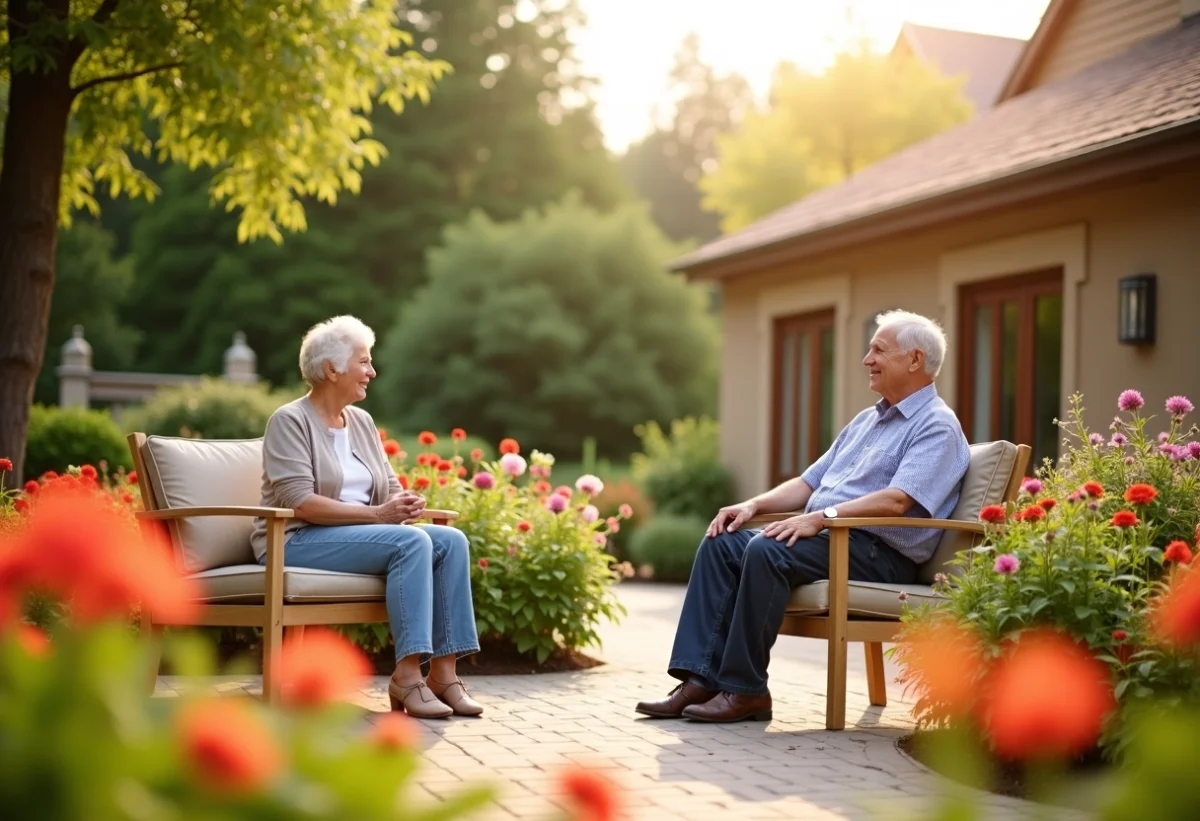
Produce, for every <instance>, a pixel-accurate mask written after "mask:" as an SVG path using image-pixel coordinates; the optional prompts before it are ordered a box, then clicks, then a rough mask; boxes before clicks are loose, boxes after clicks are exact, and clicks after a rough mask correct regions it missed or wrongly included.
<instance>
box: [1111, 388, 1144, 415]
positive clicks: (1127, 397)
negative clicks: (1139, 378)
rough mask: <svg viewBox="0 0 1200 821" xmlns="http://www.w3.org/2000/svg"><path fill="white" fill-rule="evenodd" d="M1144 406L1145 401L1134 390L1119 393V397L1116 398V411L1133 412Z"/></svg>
mask: <svg viewBox="0 0 1200 821" xmlns="http://www.w3.org/2000/svg"><path fill="white" fill-rule="evenodd" d="M1145 404H1146V400H1145V399H1143V398H1142V395H1141V394H1140V393H1138V392H1137V391H1135V390H1127V391H1121V395H1120V396H1118V397H1117V409H1118V410H1123V411H1135V410H1137V409H1138V408H1140V407H1142V406H1143V405H1145Z"/></svg>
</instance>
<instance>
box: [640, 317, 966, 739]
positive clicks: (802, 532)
mask: <svg viewBox="0 0 1200 821" xmlns="http://www.w3.org/2000/svg"><path fill="white" fill-rule="evenodd" d="M876 322H877V326H878V330H877V331H876V333H875V336H874V338H872V340H871V347H870V350H869V351H868V352H867V355H866V357H865V358H864V359H863V365H864V366H866V368H867V371H868V372H869V373H870V387H871V390H872V391H874V392H875V393H877V394H879V395H880V396H881V397H883V398H882V399H880V400H879V401H878V402H877V403H876V404H875V405H874V407H870V408H867V409H866V410H864V411H862V412H861V413H860V414H858V416H856V417H855V418H854V420H853V421H852V422H851V423H850V424H849V425H847V426H846V427H845V428H844V429H843V430H842V432H841V433H840V434H839V435H838V437H837V439H836V440H834V443H833V446H832V447H830V448H829V450H828V451H827V452H826V453H825V454H824V455H823V456H821V458H820V459H818V460H817V461H816V462H814V463H813V464H812V466H811V467H809V468H808V470H806V471H805V472H804V473H803V475H801V476H799V477H796V478H794V479H789V480H788V481H786V482H784V483H783V484H781V485H779V486H778V487H776V488H774V489H773V490H769V491H767V492H766V493H763V494H761V495H759V496H756V497H754V498H753V499H750V500H748V501H745V502H742V503H740V504H736V505H731V506H729V507H725V508H722V509H721V510H720V512H718V513H717V515H716V518H714V519H713V520H712V523H711V524H710V525H709V528H708V534H707V536H706V538H705V539H704V540H703V541H702V542H701V543H700V548H699V550H697V552H696V559H695V563H694V565H693V567H692V576H691V579H690V580H689V581H688V589H687V595H686V597H685V598H684V603H683V613H682V614H681V615H680V618H679V626H678V628H677V629H676V632H675V646H674V648H673V650H672V652H671V661H670V665H669V667H668V669H667V672H668V674H669V675H671V676H672V677H674V678H676V679H678V680H679V681H680V682H682V683H681V684H679V685H678V686H677V687H676V688H675V689H674V690H673V691H671V693H670V695H669V696H668V697H667V698H665V699H662V700H659V701H643V702H641V703H640V704H638V705H637V712H639V713H642V714H644V715H648V716H653V717H655V718H676V717H680V716H682V717H684V718H689V719H693V720H696V721H710V722H730V721H745V720H754V721H769V720H770V718H771V694H770V692H769V691H768V690H767V665H768V663H769V661H770V657H771V647H772V645H774V643H775V639H776V637H777V636H778V634H779V627H780V625H781V624H782V623H783V616H784V612H785V610H786V609H787V603H788V599H789V598H790V596H791V590H792V588H794V587H797V586H799V585H802V584H810V583H812V582H816V581H819V580H821V579H828V578H829V531H828V530H827V529H826V522H827V521H828V520H830V519H834V518H837V517H839V516H840V517H843V518H845V517H854V518H857V517H860V516H913V517H925V518H929V517H934V518H944V517H946V516H947V515H949V513H950V511H951V510H953V509H954V505H955V504H956V503H957V501H958V492H959V486H960V484H961V483H962V478H963V475H964V474H965V473H966V470H967V462H968V458H969V451H968V448H967V440H966V437H965V436H964V435H963V432H962V427H961V426H960V425H959V422H958V419H957V418H956V417H955V415H954V412H953V411H951V410H950V408H948V407H947V406H946V403H945V402H943V401H942V400H941V398H940V397H939V396H938V394H937V389H936V387H934V384H933V380H934V378H935V377H936V376H937V375H938V371H939V370H940V369H941V366H942V360H943V358H944V355H945V351H946V338H945V335H944V334H943V333H942V331H941V329H940V328H939V327H938V326H937V324H935V323H934V322H933V321H932V320H930V319H927V318H926V317H923V316H918V315H917V314H912V313H908V312H904V311H893V312H890V313H887V314H882V315H880V316H879V317H877V319H876ZM793 510H804V511H805V512H804V513H803V514H801V515H798V516H793V517H791V518H790V519H785V520H783V521H779V522H773V523H772V524H770V525H768V526H766V527H765V528H763V529H762V530H761V531H759V530H743V529H742V525H744V524H745V523H746V522H747V521H749V520H750V519H751V518H753V517H754V516H756V515H759V514H767V513H784V512H788V511H793ZM938 535H939V534H938V532H937V531H936V530H932V529H909V528H891V529H888V528H871V529H862V530H851V531H850V578H851V579H855V580H859V581H872V582H885V583H890V584H906V583H911V582H913V581H914V580H915V579H916V576H917V566H918V565H919V564H921V563H922V562H924V561H927V560H928V559H929V558H930V556H932V555H933V552H934V549H935V548H936V546H937V541H938Z"/></svg>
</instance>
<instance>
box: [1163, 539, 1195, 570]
mask: <svg viewBox="0 0 1200 821" xmlns="http://www.w3.org/2000/svg"><path fill="white" fill-rule="evenodd" d="M1163 561H1164V562H1175V564H1191V563H1192V551H1191V549H1190V548H1189V547H1188V545H1187V542H1185V541H1182V540H1180V539H1176V540H1175V541H1173V542H1171V543H1170V544H1169V545H1167V549H1166V550H1164V551H1163Z"/></svg>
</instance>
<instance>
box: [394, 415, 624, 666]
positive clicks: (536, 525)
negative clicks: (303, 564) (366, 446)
mask: <svg viewBox="0 0 1200 821" xmlns="http://www.w3.org/2000/svg"><path fill="white" fill-rule="evenodd" d="M381 436H383V437H384V450H385V451H386V452H387V453H388V454H389V456H390V457H391V459H392V464H393V466H394V467H395V469H396V474H397V476H399V478H400V483H401V484H402V485H404V486H405V487H408V488H412V489H414V490H417V491H418V492H420V493H422V494H424V495H425V497H426V499H427V500H428V506H429V507H431V508H448V509H450V510H456V511H458V513H459V518H458V520H457V521H456V522H455V526H456V527H457V528H458V529H459V530H461V531H462V532H463V533H464V534H466V536H467V539H468V540H469V542H470V545H471V557H472V559H473V561H474V565H473V567H472V571H471V585H472V591H473V599H474V606H475V620H476V624H477V627H478V630H479V634H480V637H481V638H501V639H504V640H506V641H507V642H509V643H511V645H512V646H513V647H514V648H515V649H516V650H517V652H519V653H527V654H530V655H532V656H536V658H537V661H538V662H539V663H541V662H544V661H545V660H546V659H547V658H549V657H550V656H551V655H552V654H553V653H555V652H556V651H559V650H560V649H571V650H577V649H581V648H583V647H587V646H589V645H594V644H598V643H599V638H598V635H597V632H596V628H597V627H598V626H599V624H600V623H601V621H602V620H605V619H615V618H617V617H618V616H619V615H621V614H623V613H624V610H623V608H622V607H621V605H620V604H619V603H618V602H617V601H616V598H615V596H614V595H613V592H612V585H613V583H614V582H615V581H616V580H617V578H618V576H619V571H615V570H614V569H613V568H612V566H611V565H612V557H611V556H610V555H609V554H608V552H607V551H606V550H605V546H606V545H607V542H608V538H609V536H610V534H612V533H613V532H615V531H616V530H617V529H619V528H620V526H621V522H622V521H623V520H624V519H627V518H629V517H630V516H631V515H632V510H631V509H630V508H629V507H628V506H627V505H622V506H621V508H620V509H619V510H618V512H617V513H616V514H615V515H613V516H609V517H608V518H603V517H601V516H600V511H599V509H598V508H597V507H596V505H595V504H594V501H595V499H596V497H597V496H598V495H599V494H600V493H601V492H602V491H603V490H604V482H603V481H602V480H601V479H600V478H599V477H597V476H593V475H590V474H585V475H583V476H580V477H579V478H578V479H577V480H576V481H575V484H574V486H573V487H570V486H566V485H558V486H556V485H554V484H553V483H552V478H553V477H552V473H553V469H554V457H553V456H551V455H550V454H547V453H541V452H539V451H536V450H535V451H533V452H532V453H530V454H529V459H528V460H527V459H526V458H525V457H524V456H523V455H521V446H520V444H519V443H518V442H517V441H516V440H514V439H504V440H502V441H501V442H500V443H499V447H498V451H499V453H500V457H499V458H498V459H496V460H485V459H484V454H483V453H482V452H481V451H480V450H479V449H471V450H467V451H466V452H465V453H463V452H461V451H462V450H466V449H465V448H460V447H459V446H458V445H459V443H462V442H464V441H465V440H466V432H465V431H463V430H462V429H461V428H456V429H454V430H453V431H451V434H450V438H451V441H452V448H451V453H450V454H449V458H446V457H444V456H441V455H439V454H438V452H437V451H435V447H436V446H437V444H438V441H437V436H436V435H435V434H433V433H432V432H430V431H424V432H422V433H421V434H420V435H419V436H418V438H417V442H416V443H413V446H412V447H411V450H412V451H413V452H414V454H413V455H412V456H411V457H410V455H409V450H408V449H406V448H404V447H403V446H402V445H401V443H399V442H396V441H395V440H392V439H388V438H387V437H386V432H385V433H381ZM443 452H444V451H443Z"/></svg>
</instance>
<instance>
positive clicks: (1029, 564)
mask: <svg viewBox="0 0 1200 821" xmlns="http://www.w3.org/2000/svg"><path fill="white" fill-rule="evenodd" d="M1132 393H1133V392H1127V394H1132ZM1177 399H1181V398H1177ZM1172 401H1175V400H1172ZM1182 401H1183V403H1186V404H1185V405H1177V406H1176V408H1177V409H1181V408H1183V407H1186V408H1188V410H1189V411H1190V403H1188V402H1187V400H1186V399H1184V400H1182ZM1140 406H1141V398H1140V396H1138V397H1137V400H1136V402H1134V401H1133V400H1132V399H1130V400H1129V401H1127V400H1126V395H1123V396H1122V411H1123V414H1122V415H1121V416H1118V417H1117V418H1116V419H1115V420H1114V422H1113V424H1112V430H1113V434H1112V438H1110V439H1106V438H1105V437H1103V436H1100V435H1098V434H1093V433H1090V432H1089V431H1088V430H1087V429H1086V427H1085V426H1084V424H1083V408H1082V405H1081V399H1080V397H1078V396H1075V397H1073V399H1072V411H1071V418H1070V420H1069V422H1067V423H1064V429H1065V431H1066V432H1067V434H1068V437H1069V438H1068V440H1067V441H1066V449H1065V452H1064V454H1063V457H1062V459H1061V460H1060V463H1059V465H1058V466H1057V467H1055V466H1051V465H1049V464H1047V465H1046V466H1044V467H1043V468H1042V469H1041V471H1040V472H1039V476H1038V477H1037V478H1036V479H1032V480H1027V481H1026V483H1025V485H1024V488H1023V490H1022V494H1021V497H1020V498H1019V499H1018V503H1017V505H1016V506H1015V507H1013V509H1011V510H1008V511H1001V510H994V509H985V511H984V513H983V517H984V519H985V521H987V520H991V523H990V524H988V525H987V538H986V541H985V543H984V544H983V545H982V546H980V547H978V548H976V549H974V550H973V551H970V552H968V553H965V554H963V555H961V556H959V557H958V558H957V559H956V560H955V563H954V564H955V566H956V567H957V569H958V570H959V571H960V572H958V573H956V574H955V575H952V576H951V577H949V578H948V579H945V580H943V581H941V582H940V583H939V584H938V585H937V586H938V587H939V589H940V590H941V592H943V593H944V594H945V595H946V597H947V599H946V602H945V604H943V605H940V606H938V607H936V608H932V609H925V610H922V611H920V612H917V613H914V614H911V615H910V616H909V618H908V622H909V623H908V626H907V627H906V633H908V634H909V635H919V634H920V633H921V631H923V630H926V629H928V628H929V626H930V625H931V624H935V623H938V622H940V621H942V620H945V619H949V620H950V621H951V622H952V623H954V624H956V625H958V626H960V627H962V628H964V629H966V630H967V631H968V632H969V633H970V634H971V635H972V636H975V637H977V639H978V640H979V641H980V642H982V644H983V647H984V648H985V654H986V655H987V656H989V657H993V656H995V655H997V654H999V653H1000V652H1001V649H1002V648H1003V647H1004V646H1005V645H1006V644H1007V643H1008V642H1010V641H1011V640H1012V639H1013V638H1014V637H1016V636H1019V635H1020V634H1022V633H1023V632H1024V631H1028V630H1030V629H1033V628H1038V627H1052V628H1054V629H1056V630H1060V631H1063V632H1065V633H1066V634H1068V635H1069V636H1071V637H1072V638H1073V639H1075V640H1076V641H1078V642H1080V643H1081V644H1082V645H1083V646H1085V647H1087V648H1088V649H1089V650H1090V651H1091V652H1092V653H1093V654H1095V656H1096V658H1098V659H1099V660H1100V661H1102V662H1104V663H1105V664H1106V665H1108V668H1109V673H1110V675H1111V678H1112V681H1113V682H1114V686H1115V689H1114V693H1115V696H1116V698H1117V699H1118V702H1119V705H1120V711H1119V713H1118V714H1117V715H1116V716H1115V717H1114V718H1113V720H1111V721H1109V722H1108V725H1107V729H1106V734H1105V737H1104V739H1103V744H1104V746H1105V748H1106V750H1107V751H1108V752H1109V753H1110V754H1111V755H1117V756H1119V755H1120V753H1121V750H1122V749H1123V747H1124V745H1125V744H1126V743H1127V741H1128V736H1127V735H1126V733H1125V726H1126V723H1127V719H1128V717H1129V716H1130V715H1134V714H1136V713H1138V712H1139V711H1141V710H1143V709H1144V708H1146V707H1147V706H1148V705H1149V704H1151V703H1176V702H1180V701H1181V702H1183V703H1187V704H1193V705H1198V706H1200V677H1198V676H1197V670H1198V669H1200V668H1197V660H1196V658H1195V656H1194V655H1192V654H1191V653H1180V652H1178V650H1177V648H1175V647H1174V646H1172V645H1170V644H1169V643H1164V642H1162V641H1160V640H1159V639H1158V638H1157V637H1156V636H1155V634H1154V630H1153V614H1154V612H1155V609H1156V607H1157V606H1158V603H1159V602H1160V600H1161V599H1160V597H1161V595H1162V594H1163V592H1164V590H1166V589H1167V588H1168V586H1169V582H1170V580H1171V578H1172V577H1173V575H1175V574H1174V571H1172V570H1171V568H1172V567H1181V566H1187V565H1188V564H1190V561H1191V558H1192V556H1191V547H1189V543H1193V544H1194V540H1196V539H1197V538H1200V533H1198V532H1197V524H1198V523H1200V460H1198V459H1197V457H1200V442H1197V441H1195V439H1194V437H1195V436H1196V434H1197V432H1198V429H1197V428H1196V427H1194V426H1192V427H1188V426H1186V425H1185V424H1184V421H1183V418H1184V415H1185V413H1186V412H1185V413H1175V414H1173V415H1172V418H1171V420H1170V423H1169V425H1168V428H1167V430H1164V431H1162V434H1161V435H1160V436H1158V437H1155V436H1152V435H1150V434H1149V433H1148V432H1147V423H1148V422H1149V421H1150V419H1149V418H1147V417H1144V416H1142V415H1141V413H1140V411H1139V410H1138V408H1140ZM1189 440H1191V441H1189ZM1168 548H1169V549H1168ZM908 652H909V651H908V650H906V649H905V645H904V644H901V645H900V647H899V650H898V654H899V655H900V657H901V658H902V659H904V658H905V656H906V653H908ZM987 674H988V666H987V665H986V664H983V665H979V666H978V667H976V668H975V669H974V670H969V671H959V672H958V676H959V677H963V676H966V677H968V680H971V679H970V677H971V676H973V677H974V679H973V680H974V683H975V685H980V684H981V683H982V681H983V679H984V677H985V676H986V675H987ZM906 675H907V676H908V680H909V684H910V685H911V686H912V687H913V688H914V690H915V692H916V693H917V695H918V701H917V704H916V708H915V714H916V715H917V718H918V720H919V721H920V722H921V723H922V724H924V725H942V724H946V723H948V722H949V723H953V719H954V714H953V712H952V711H950V710H948V709H947V705H946V704H944V703H941V702H939V700H938V699H937V697H936V695H937V694H936V692H935V691H934V690H935V689H936V688H932V689H931V687H930V686H929V681H928V680H927V679H926V678H923V677H922V675H921V672H920V670H919V669H915V670H910V671H909V672H908V673H907V674H906Z"/></svg>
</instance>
